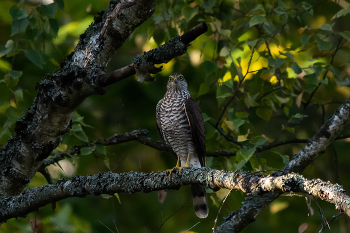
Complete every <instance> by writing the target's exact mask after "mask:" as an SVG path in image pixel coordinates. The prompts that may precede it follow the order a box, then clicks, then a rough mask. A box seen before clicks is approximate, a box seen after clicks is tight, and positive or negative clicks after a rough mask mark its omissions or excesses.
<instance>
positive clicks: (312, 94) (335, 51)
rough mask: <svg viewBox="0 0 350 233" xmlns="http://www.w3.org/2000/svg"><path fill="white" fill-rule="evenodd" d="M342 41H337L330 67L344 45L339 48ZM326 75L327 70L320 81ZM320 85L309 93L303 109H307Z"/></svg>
mask: <svg viewBox="0 0 350 233" xmlns="http://www.w3.org/2000/svg"><path fill="white" fill-rule="evenodd" d="M342 40H343V39H342V38H341V39H340V40H339V41H338V44H337V48H336V49H335V50H334V53H333V55H332V58H331V62H330V63H329V64H330V65H332V64H333V61H334V57H335V55H336V53H337V52H338V51H339V49H341V47H343V45H344V44H342V45H341V46H340V43H341V41H342ZM327 74H328V70H326V72H325V73H324V75H323V78H322V80H324V79H325V78H326V76H327ZM321 84H322V83H321V82H320V83H318V85H317V87H316V88H315V90H314V91H313V92H312V93H311V95H310V97H309V99H308V100H307V101H306V103H305V104H304V109H306V108H307V107H308V105H309V104H310V101H311V99H312V97H313V96H314V95H315V93H316V91H317V90H318V88H319V87H320V86H321Z"/></svg>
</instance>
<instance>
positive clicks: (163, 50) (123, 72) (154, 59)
mask: <svg viewBox="0 0 350 233" xmlns="http://www.w3.org/2000/svg"><path fill="white" fill-rule="evenodd" d="M206 31H208V26H207V25H206V24H205V23H201V24H198V25H197V26H195V27H193V28H192V29H190V30H189V31H187V32H186V33H184V34H183V35H182V36H180V37H176V38H173V39H172V40H170V41H168V42H166V43H165V44H164V45H161V46H160V47H159V48H155V49H152V50H150V51H148V52H145V53H144V55H142V56H140V60H142V58H143V57H145V56H147V57H146V62H147V70H148V72H149V73H152V74H155V73H158V72H160V71H161V70H162V69H161V67H160V68H156V67H154V65H155V64H162V63H167V62H169V61H170V60H171V59H172V58H174V57H177V56H180V55H183V54H184V53H186V49H187V47H188V46H189V45H190V43H191V42H192V41H194V40H195V39H196V38H197V37H198V36H200V35H202V34H203V33H205V32H206ZM101 33H102V32H101ZM174 42H179V43H182V44H183V45H184V46H183V47H180V46H179V47H178V46H177V45H176V44H175V43H174ZM168 46H171V49H172V50H173V51H172V52H171V53H170V54H169V52H168ZM183 48H185V49H183ZM136 66H137V65H136V64H135V63H133V64H130V65H127V66H125V67H123V68H120V69H118V70H114V71H112V72H110V73H108V74H105V75H103V76H100V77H99V78H97V79H96V83H97V84H98V85H100V86H102V87H106V86H109V85H111V84H113V83H115V82H118V81H121V80H123V79H125V78H127V77H129V76H131V75H134V74H136V70H137V67H136Z"/></svg>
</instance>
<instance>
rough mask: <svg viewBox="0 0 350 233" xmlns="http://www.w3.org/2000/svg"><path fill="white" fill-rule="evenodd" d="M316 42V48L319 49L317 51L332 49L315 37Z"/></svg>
mask: <svg viewBox="0 0 350 233" xmlns="http://www.w3.org/2000/svg"><path fill="white" fill-rule="evenodd" d="M316 42H317V46H318V48H319V50H329V49H331V48H332V46H333V44H332V43H330V42H328V41H325V40H322V39H320V38H319V37H316Z"/></svg>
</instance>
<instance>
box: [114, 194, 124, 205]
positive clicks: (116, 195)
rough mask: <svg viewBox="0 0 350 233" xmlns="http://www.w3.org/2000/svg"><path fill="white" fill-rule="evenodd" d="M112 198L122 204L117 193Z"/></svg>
mask: <svg viewBox="0 0 350 233" xmlns="http://www.w3.org/2000/svg"><path fill="white" fill-rule="evenodd" d="M114 196H115V197H116V198H117V199H118V202H119V204H122V202H121V200H120V197H119V194H118V193H115V194H114Z"/></svg>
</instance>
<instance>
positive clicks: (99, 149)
mask: <svg viewBox="0 0 350 233" xmlns="http://www.w3.org/2000/svg"><path fill="white" fill-rule="evenodd" d="M95 146H96V150H97V152H98V153H99V154H102V155H105V154H106V147H105V146H104V145H102V144H99V143H96V144H95Z"/></svg>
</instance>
